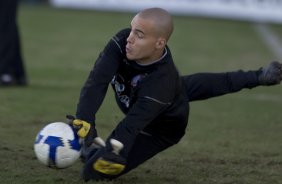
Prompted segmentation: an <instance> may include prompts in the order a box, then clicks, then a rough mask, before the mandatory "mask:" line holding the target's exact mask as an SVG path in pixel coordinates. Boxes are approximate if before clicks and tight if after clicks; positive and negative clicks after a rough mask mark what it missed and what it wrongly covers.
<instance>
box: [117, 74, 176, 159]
mask: <svg viewBox="0 0 282 184" xmlns="http://www.w3.org/2000/svg"><path fill="white" fill-rule="evenodd" d="M166 79H167V78H166V77H165V78H162V77H160V78H157V77H155V76H153V78H149V79H148V81H147V82H146V81H144V83H142V84H141V85H142V86H141V89H140V91H139V92H138V94H137V101H136V102H135V103H134V105H133V106H132V108H131V109H130V110H129V112H128V113H127V114H126V117H125V118H124V119H123V120H122V121H121V122H120V123H119V124H118V126H117V128H116V129H115V131H114V133H113V138H115V139H117V140H119V141H121V142H122V143H123V144H124V149H123V150H122V152H121V155H122V156H124V157H125V158H127V155H128V153H129V151H130V150H131V148H132V146H133V143H134V141H135V138H136V136H137V135H138V134H139V133H140V132H141V131H142V130H143V129H144V128H145V127H146V126H147V125H149V124H150V123H151V122H152V121H153V120H154V119H156V118H157V117H158V116H159V115H160V114H162V113H163V112H164V111H165V110H166V109H167V108H168V107H169V106H170V105H171V104H172V100H173V97H174V96H175V91H173V90H172V89H173V86H171V85H169V84H167V85H163V82H167V80H166Z"/></svg>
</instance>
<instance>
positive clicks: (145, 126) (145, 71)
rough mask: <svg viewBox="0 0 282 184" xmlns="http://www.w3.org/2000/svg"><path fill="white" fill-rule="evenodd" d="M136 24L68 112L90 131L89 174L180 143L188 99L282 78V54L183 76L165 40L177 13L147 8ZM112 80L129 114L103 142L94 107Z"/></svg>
mask: <svg viewBox="0 0 282 184" xmlns="http://www.w3.org/2000/svg"><path fill="white" fill-rule="evenodd" d="M130 25H131V27H130V28H125V29H122V30H120V31H119V32H118V33H117V34H116V35H114V36H113V37H112V38H111V39H110V40H109V42H108V43H107V45H106V46H105V48H104V50H103V51H102V52H101V53H100V55H99V57H98V58H97V60H96V63H95V65H94V66H93V68H92V70H91V72H90V74H89V76H88V79H87V80H86V82H85V84H84V86H83V88H82V90H81V93H80V98H79V102H78V105H77V110H76V115H75V117H71V116H68V119H70V121H71V123H72V125H73V126H74V127H75V128H76V129H77V134H78V135H79V136H80V137H81V138H83V139H84V142H83V151H82V158H83V161H84V166H83V169H82V178H83V179H84V180H85V181H89V180H111V179H115V178H118V177H119V176H122V175H124V174H126V173H128V172H129V171H131V170H132V169H134V168H136V167H138V166H139V165H140V164H142V163H144V162H145V161H147V160H149V159H150V158H152V157H154V156H155V155H156V154H158V153H159V152H161V151H164V150H166V149H167V148H169V147H171V146H173V145H175V144H177V143H178V142H179V141H180V140H181V138H182V137H183V136H184V134H185V129H186V128H187V125H188V117H189V102H191V101H196V100H204V99H208V98H212V97H217V96H221V95H224V94H228V93H234V92H238V91H240V90H242V89H244V88H247V89H252V88H255V87H258V86H272V85H276V84H279V83H280V81H281V79H282V71H281V68H282V65H281V63H279V62H277V61H273V62H270V63H269V64H268V65H266V66H265V67H262V68H259V67H258V69H255V70H250V71H242V70H238V71H232V72H223V73H196V74H192V75H186V76H180V74H179V72H178V70H177V68H176V66H175V64H174V61H173V57H172V53H171V51H170V49H169V47H168V45H167V43H168V40H169V38H170V36H171V34H172V32H173V19H172V16H171V15H170V14H169V13H168V12H167V11H166V10H164V9H161V8H148V9H145V10H142V11H141V12H139V13H138V14H136V15H135V16H134V18H133V19H132V21H131V24H130ZM187 52H189V51H187ZM187 62H189V61H187ZM109 84H110V85H111V86H112V88H113V90H114V92H115V97H116V102H117V104H118V106H119V107H120V109H121V111H122V112H123V113H124V114H125V117H124V118H123V119H122V120H121V121H120V122H118V123H117V126H116V127H115V129H114V130H113V131H112V132H111V133H110V135H109V137H108V138H107V139H106V141H105V142H104V141H103V140H102V139H101V138H100V137H99V136H98V134H97V130H96V128H95V124H96V118H95V115H96V113H97V111H98V110H99V108H100V106H101V104H102V102H103V99H104V97H105V95H106V92H107V89H108V85H109ZM98 122H99V120H97V123H98Z"/></svg>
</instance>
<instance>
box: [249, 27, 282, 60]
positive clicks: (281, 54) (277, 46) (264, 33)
mask: <svg viewBox="0 0 282 184" xmlns="http://www.w3.org/2000/svg"><path fill="white" fill-rule="evenodd" d="M255 29H256V31H257V32H258V33H259V35H260V36H261V38H262V40H263V41H264V43H265V44H266V45H267V46H268V47H269V48H270V49H271V51H272V52H273V53H274V54H275V56H276V57H277V58H276V59H278V60H282V43H281V40H280V39H279V36H278V35H277V34H275V32H273V31H272V30H271V28H270V27H269V26H268V25H266V24H255Z"/></svg>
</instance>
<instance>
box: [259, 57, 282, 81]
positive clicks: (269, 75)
mask: <svg viewBox="0 0 282 184" xmlns="http://www.w3.org/2000/svg"><path fill="white" fill-rule="evenodd" d="M258 80H259V84H260V85H263V86H270V85H275V84H279V83H280V82H281V80H282V64H281V63H279V62H277V61H273V62H271V63H270V64H269V65H267V66H265V67H263V68H261V69H260V70H259V71H258Z"/></svg>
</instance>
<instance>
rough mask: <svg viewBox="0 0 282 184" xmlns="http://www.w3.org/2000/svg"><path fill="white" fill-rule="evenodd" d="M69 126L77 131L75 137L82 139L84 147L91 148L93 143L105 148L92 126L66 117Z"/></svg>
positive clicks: (68, 116)
mask: <svg viewBox="0 0 282 184" xmlns="http://www.w3.org/2000/svg"><path fill="white" fill-rule="evenodd" d="M67 119H68V120H69V124H70V125H72V126H73V128H74V129H75V130H76V131H77V135H78V136H79V137H80V138H83V145H84V146H86V147H89V146H91V145H92V144H93V143H94V144H96V145H97V146H105V143H104V141H103V139H101V138H100V137H98V135H97V131H96V128H95V126H94V125H93V124H90V123H88V122H86V121H83V120H80V119H76V118H75V117H73V116H71V115H67Z"/></svg>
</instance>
